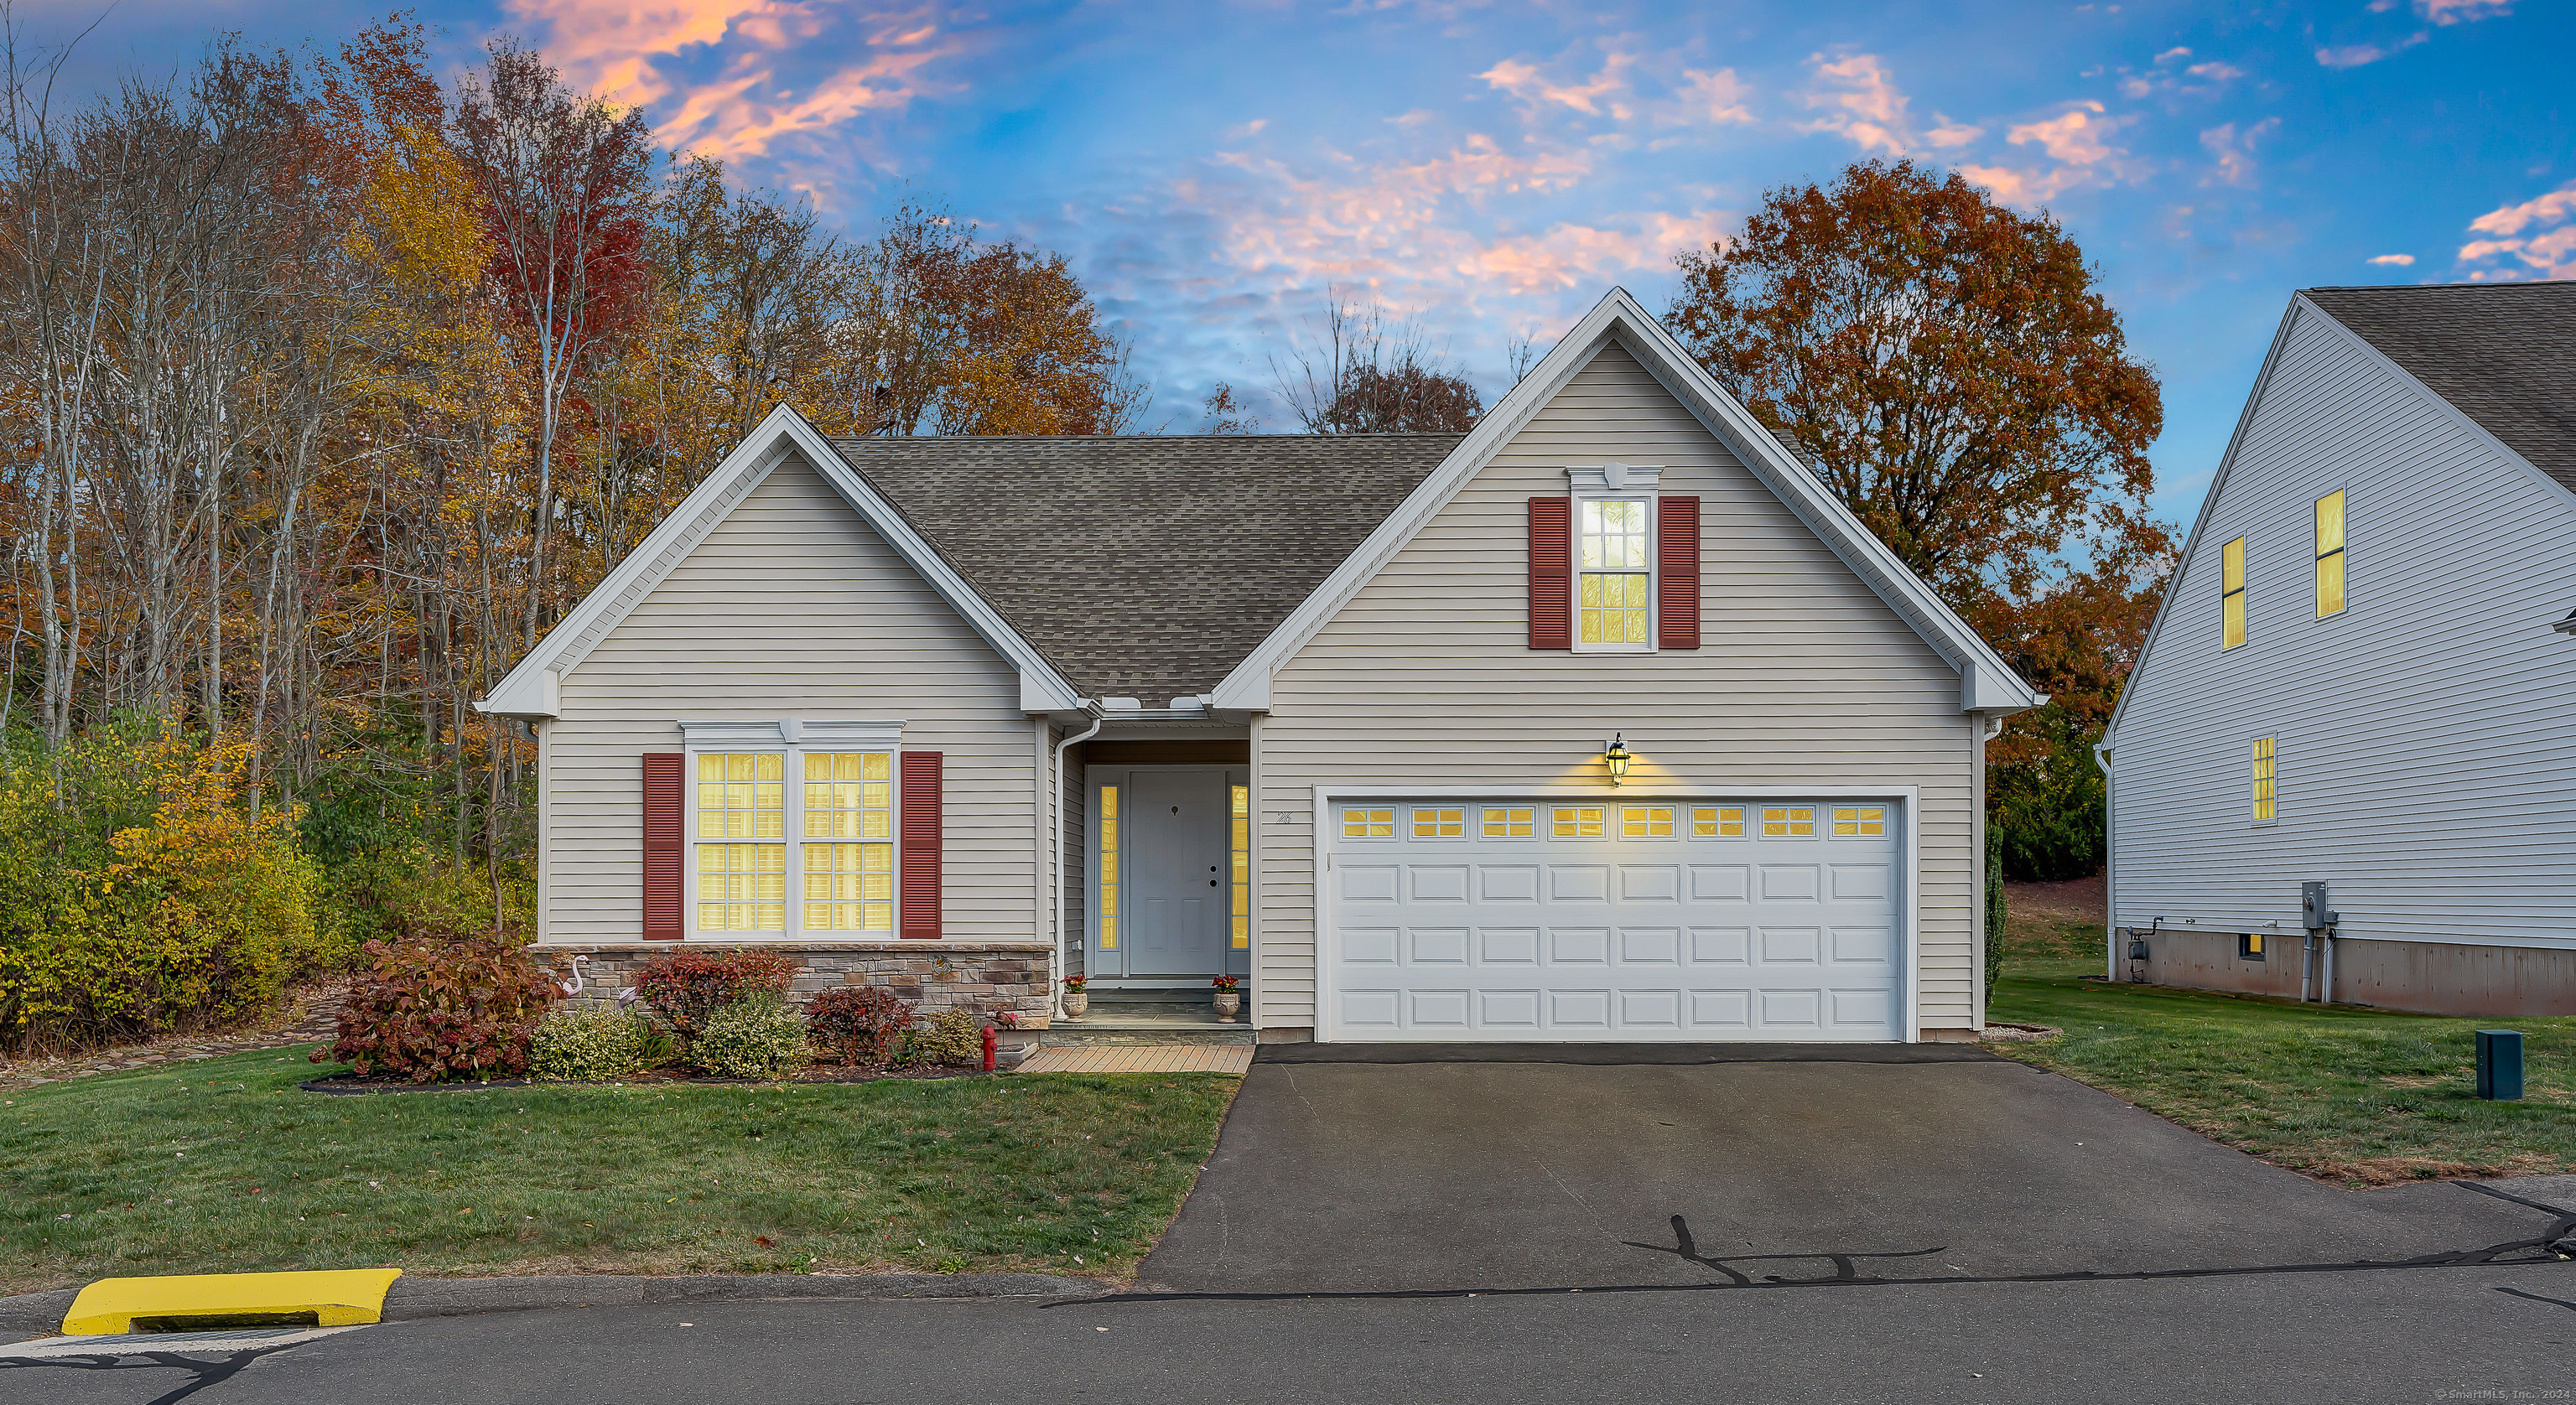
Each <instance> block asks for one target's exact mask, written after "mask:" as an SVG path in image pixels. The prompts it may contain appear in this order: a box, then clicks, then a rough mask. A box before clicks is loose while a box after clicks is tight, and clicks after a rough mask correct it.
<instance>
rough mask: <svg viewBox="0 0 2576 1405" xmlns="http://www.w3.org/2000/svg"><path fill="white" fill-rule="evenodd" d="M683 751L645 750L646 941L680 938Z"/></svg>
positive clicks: (671, 940) (668, 940) (672, 940)
mask: <svg viewBox="0 0 2576 1405" xmlns="http://www.w3.org/2000/svg"><path fill="white" fill-rule="evenodd" d="M680 759H681V758H680V753H678V752H676V751H648V752H646V753H644V940H646V941H648V942H675V941H678V940H679V939H680V935H681V923H680V848H681V845H680Z"/></svg>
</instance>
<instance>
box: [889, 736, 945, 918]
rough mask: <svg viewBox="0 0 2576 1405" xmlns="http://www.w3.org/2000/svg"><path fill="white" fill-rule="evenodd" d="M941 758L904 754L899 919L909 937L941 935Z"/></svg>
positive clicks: (932, 753)
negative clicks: (900, 911)
mask: <svg viewBox="0 0 2576 1405" xmlns="http://www.w3.org/2000/svg"><path fill="white" fill-rule="evenodd" d="M939 760H940V753H939V752H936V751H907V752H905V753H904V754H903V819H902V821H901V827H902V830H903V855H902V857H901V858H900V859H898V860H896V862H897V864H898V865H899V866H900V867H901V868H902V869H903V879H902V882H901V884H900V885H899V896H900V897H901V899H902V902H903V913H902V915H901V916H900V917H898V918H897V919H896V921H897V923H898V925H900V927H901V928H902V932H901V935H902V936H904V937H905V938H907V939H910V938H915V937H936V936H938V935H939V829H940V826H939Z"/></svg>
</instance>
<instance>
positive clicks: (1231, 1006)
mask: <svg viewBox="0 0 2576 1405" xmlns="http://www.w3.org/2000/svg"><path fill="white" fill-rule="evenodd" d="M1209 984H1211V985H1213V986H1215V987H1216V1017H1217V1019H1218V1020H1219V1021H1220V1022H1222V1023H1225V1024H1232V1023H1234V1015H1235V1012H1236V1011H1238V1010H1240V1009H1242V1008H1243V996H1242V994H1241V993H1240V992H1238V991H1237V990H1236V989H1235V987H1237V986H1239V985H1241V984H1243V977H1241V976H1219V977H1217V978H1216V979H1215V980H1213V981H1211V982H1209Z"/></svg>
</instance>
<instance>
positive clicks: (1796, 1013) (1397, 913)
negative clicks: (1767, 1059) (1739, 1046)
mask: <svg viewBox="0 0 2576 1405" xmlns="http://www.w3.org/2000/svg"><path fill="white" fill-rule="evenodd" d="M1905 820H1906V816H1905V815H1904V813H1903V809H1902V802H1900V801H1898V800H1895V799H1866V800H1850V799H1832V798H1824V797H1819V798H1812V799H1809V798H1800V799H1790V800H1779V799H1759V798H1748V799H1743V800H1718V801H1710V800H1693V799H1657V798H1652V797H1646V798H1641V799H1636V800H1628V799H1625V798H1623V799H1620V800H1615V801H1609V802H1598V801H1588V800H1587V801H1578V802H1564V801H1555V800H1547V799H1538V798H1529V799H1500V800H1483V801H1458V800H1421V801H1411V800H1393V801H1389V800H1365V801H1362V800H1349V799H1335V800H1333V801H1331V802H1330V803H1329V805H1328V806H1327V813H1326V815H1325V834H1324V840H1325V847H1326V851H1327V852H1328V854H1329V855H1330V859H1329V867H1328V869H1327V873H1328V881H1327V884H1326V891H1327V893H1328V894H1329V902H1328V910H1327V912H1326V914H1325V920H1326V922H1327V924H1328V926H1329V932H1328V936H1327V940H1326V942H1325V966H1326V970H1325V977H1326V982H1327V990H1326V996H1325V1000H1326V1007H1327V1008H1326V1014H1325V1020H1324V1025H1323V1028H1322V1029H1320V1030H1319V1031H1318V1034H1319V1036H1320V1037H1322V1038H1326V1039H1334V1040H1345V1041H1368V1040H1421V1041H1439V1040H1459V1041H1467V1040H1490V1041H1513V1040H1528V1041H1541V1040H1557V1041H1583V1040H1601V1041H1635V1042H1650V1041H1669V1042H1681V1041H1695V1040H1773V1041H1809V1040H1819V1041H1821V1040H1853V1041H1870V1040H1875V1041H1890V1040H1895V1039H1898V1038H1900V1037H1901V1021H1902V1019H1903V1016H1904V1008H1905V1000H1904V981H1905V978H1906V971H1905V959H1906V947H1905V924H1904V920H1903V902H1904V899H1905V893H1906V885H1905V881H1904V855H1905V849H1904V845H1903V830H1904V824H1905Z"/></svg>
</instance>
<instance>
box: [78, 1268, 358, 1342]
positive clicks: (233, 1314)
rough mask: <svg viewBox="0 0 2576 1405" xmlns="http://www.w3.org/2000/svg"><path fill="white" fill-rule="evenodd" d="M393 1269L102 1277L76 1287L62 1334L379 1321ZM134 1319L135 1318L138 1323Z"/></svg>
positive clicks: (350, 1324)
mask: <svg viewBox="0 0 2576 1405" xmlns="http://www.w3.org/2000/svg"><path fill="white" fill-rule="evenodd" d="M400 1277H402V1270H401V1269H398V1268H343V1269H326V1270H322V1271H318V1272H311V1273H191V1274H181V1275H178V1276H175V1277H170V1278H102V1279H100V1280H98V1281H97V1282H96V1283H92V1284H91V1285H89V1286H88V1287H86V1288H83V1289H81V1290H80V1296H79V1297H77V1298H74V1299H73V1300H72V1310H71V1311H70V1312H69V1313H67V1314H65V1315H64V1317H63V1335H65V1336H69V1337H112V1336H120V1335H123V1334H124V1333H128V1332H134V1331H138V1330H139V1331H145V1332H172V1331H179V1332H185V1331H199V1330H203V1329H206V1328H211V1327H252V1326H279V1327H283V1326H298V1325H301V1326H313V1327H355V1326H360V1325H363V1324H365V1323H369V1322H381V1321H383V1320H384V1316H385V1293H386V1291H387V1290H388V1289H391V1288H392V1287H393V1286H394V1280H395V1279H397V1278H400ZM137 1324H140V1325H139V1326H138V1325H137Z"/></svg>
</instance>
